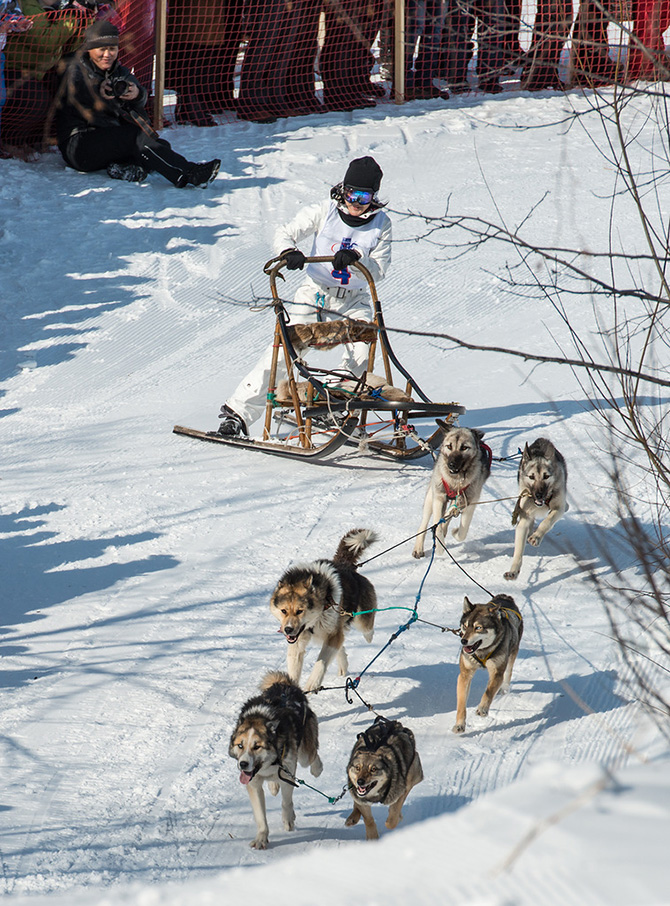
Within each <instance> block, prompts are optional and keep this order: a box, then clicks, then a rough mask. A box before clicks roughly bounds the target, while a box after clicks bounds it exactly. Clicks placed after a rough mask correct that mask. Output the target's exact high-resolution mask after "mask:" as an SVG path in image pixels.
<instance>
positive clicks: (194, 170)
mask: <svg viewBox="0 0 670 906" xmlns="http://www.w3.org/2000/svg"><path fill="white" fill-rule="evenodd" d="M220 166H221V161H220V160H219V159H218V158H215V159H214V160H208V161H206V162H204V163H201V164H189V169H188V170H187V171H186V180H187V182H188V184H189V186H197V187H198V188H199V189H204V188H206V187H207V186H208V185H209V184H210V182H213V180H214V179H215V178H216V174H217V173H218V172H219V167H220Z"/></svg>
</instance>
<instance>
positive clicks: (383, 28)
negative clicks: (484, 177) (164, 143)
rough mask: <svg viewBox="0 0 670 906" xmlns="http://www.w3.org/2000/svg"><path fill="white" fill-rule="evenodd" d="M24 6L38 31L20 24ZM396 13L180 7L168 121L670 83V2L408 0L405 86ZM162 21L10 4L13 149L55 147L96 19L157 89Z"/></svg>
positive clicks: (333, 5)
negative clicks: (66, 78)
mask: <svg viewBox="0 0 670 906" xmlns="http://www.w3.org/2000/svg"><path fill="white" fill-rule="evenodd" d="M47 3H53V4H54V5H57V4H58V3H60V4H61V6H62V8H50V9H45V6H46V4H47ZM80 3H81V4H83V3H86V4H88V5H87V6H83V5H80ZM603 3H604V4H605V5H604V6H603ZM536 4H537V5H536ZM17 5H18V6H20V8H21V12H22V14H23V16H24V17H26V18H27V19H29V20H31V22H32V27H31V28H30V30H29V31H25V32H19V31H18V30H16V29H14V28H13V26H12V21H11V16H12V14H13V15H14V21H16V7H17ZM394 16H395V0H169V2H168V7H167V27H166V36H165V48H164V72H165V83H164V89H165V95H164V97H165V107H164V112H165V117H166V121H167V122H168V123H169V122H170V121H176V122H177V123H189V124H193V125H196V126H211V125H215V124H216V123H217V122H222V121H224V120H225V119H226V118H228V119H231V118H233V117H238V118H240V119H245V120H252V121H255V122H270V121H272V120H274V119H276V118H277V117H283V116H301V115H306V114H312V113H318V112H322V111H351V110H356V109H361V108H366V107H372V106H375V105H376V104H379V103H384V102H391V101H394V100H412V99H415V98H421V99H426V98H436V99H439V98H446V97H447V96H448V93H450V94H452V95H453V94H455V93H459V92H464V91H471V90H477V91H483V92H495V93H497V92H500V91H501V90H505V89H511V88H519V87H521V88H522V89H526V90H531V91H533V90H541V89H545V88H563V87H565V86H566V82H567V84H569V85H574V84H577V85H586V86H589V87H591V86H597V85H600V84H607V83H609V82H611V81H613V80H617V81H623V80H625V79H633V78H648V79H655V78H659V77H660V78H667V77H668V75H670V73H669V72H668V69H667V58H666V56H665V46H664V41H663V33H664V32H665V31H666V30H667V29H668V26H669V25H670V0H602V2H601V0H574V4H573V0H405V43H404V78H403V73H402V71H401V70H402V67H401V68H400V71H398V72H395V71H394V69H395V67H394V61H395V49H394V48H395V43H396V33H395V32H396V29H395V21H394ZM157 17H158V13H157V11H156V0H119V2H117V3H115V4H114V5H110V4H102V5H100V4H97V3H95V2H94V0H80V2H76V0H70V2H68V0H0V45H2V44H3V43H5V42H6V46H5V48H4V52H3V55H4V81H5V86H6V96H7V97H6V101H5V103H4V106H3V107H2V109H1V112H0V143H1V144H2V146H3V148H5V149H8V150H9V151H10V153H16V152H17V150H18V151H19V152H20V151H21V149H24V150H25V149H26V148H28V149H30V148H32V149H39V148H41V147H44V143H45V142H47V143H48V142H49V141H50V140H51V135H50V125H49V111H50V108H51V107H52V104H53V100H54V97H55V94H56V91H57V87H58V84H59V79H60V75H61V72H62V68H63V61H64V60H67V57H68V55H69V54H72V53H73V52H75V51H76V49H77V47H79V46H80V45H81V42H82V38H83V32H84V30H85V29H86V27H88V25H90V24H91V23H92V22H93V21H95V19H96V18H106V19H111V20H112V21H113V22H114V23H115V24H116V25H118V27H119V29H120V33H121V42H120V57H119V59H120V60H121V61H122V62H123V63H124V64H125V65H126V66H128V67H129V68H131V69H132V70H133V71H134V72H135V75H136V76H137V77H138V78H139V80H140V82H142V84H144V85H145V86H147V87H148V88H150V89H151V90H153V89H154V88H155V87H156V86H155V73H156V72H160V71H161V67H160V66H159V67H157V66H156V33H157V30H156V24H157ZM612 22H615V23H616V22H625V23H626V29H627V28H628V27H632V30H633V37H632V38H631V40H630V48H628V47H627V45H628V36H627V30H626V29H624V30H621V31H620V32H619V33H617V32H616V29H613V28H612V27H611V23H612ZM615 34H616V38H615V37H614V35H615ZM609 40H612V41H615V42H616V43H615V44H609V43H608V41H609ZM622 47H623V49H624V53H623V54H622V52H621V51H622ZM627 50H629V52H628V53H625V51H627ZM626 57H627V58H628V60H627V67H626V65H624V63H625V59H626ZM401 58H402V57H401ZM159 87H160V86H159ZM1 99H2V94H1V93H0V100H1ZM222 117H223V119H222Z"/></svg>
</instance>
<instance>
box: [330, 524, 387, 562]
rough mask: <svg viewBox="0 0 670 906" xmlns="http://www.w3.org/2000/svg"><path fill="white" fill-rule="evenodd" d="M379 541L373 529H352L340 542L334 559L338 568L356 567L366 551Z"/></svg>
mask: <svg viewBox="0 0 670 906" xmlns="http://www.w3.org/2000/svg"><path fill="white" fill-rule="evenodd" d="M376 540H377V535H376V534H375V533H374V532H373V531H372V529H365V528H358V529H351V531H349V532H347V534H346V535H345V536H344V537H343V538H342V540H341V541H340V543H339V545H338V548H337V550H336V552H335V556H334V557H333V563H336V564H337V565H338V566H355V565H356V563H358V560H359V559H360V556H361V554H362V553H363V551H364V550H367V548H368V547H370V545H371V544H374V542H375V541H376Z"/></svg>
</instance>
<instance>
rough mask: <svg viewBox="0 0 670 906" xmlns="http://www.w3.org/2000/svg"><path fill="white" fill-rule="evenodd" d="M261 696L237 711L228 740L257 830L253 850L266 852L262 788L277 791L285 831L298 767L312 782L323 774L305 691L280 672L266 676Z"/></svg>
mask: <svg viewBox="0 0 670 906" xmlns="http://www.w3.org/2000/svg"><path fill="white" fill-rule="evenodd" d="M260 688H261V694H260V695H257V696H255V697H254V698H250V699H249V701H248V702H247V703H246V704H245V705H244V706H243V707H242V710H241V711H240V715H239V717H238V718H237V724H236V725H235V729H234V730H233V733H232V735H231V737H230V746H229V748H228V754H229V755H230V757H231V758H234V759H235V760H236V761H237V766H238V768H239V769H240V783H243V784H245V786H246V788H247V792H248V793H249V799H250V800H251V808H252V811H253V813H254V818H255V819H256V828H257V830H258V832H257V834H256V836H255V838H254V839H253V840H252V841H251V844H250V845H251V847H252V848H253V849H267V845H268V821H267V816H266V813H265V794H264V792H263V783H264V782H265V781H267V784H268V788H269V790H270V792H271V793H272V795H273V796H276V795H277V793H278V792H279V790H280V789H281V797H282V806H281V813H282V821H283V822H284V830H287V831H291V830H293V829H294V827H295V812H294V810H293V783H291V781H293V780H294V778H295V771H296V767H297V764H298V762H300V764H301V765H302V766H303V767H308V766H309V769H310V771H311V773H312V774H313V776H314V777H318V776H319V774H320V773H321V771H322V770H323V765H322V764H321V759H320V758H319V752H318V750H319V726H318V723H317V720H316V715H315V714H314V712H313V711H312V710H311V708H310V707H309V705H308V704H307V699H306V697H305V694H304V692H303V691H302V690H301V689H300V688H299V687H298V686H296V684H295V683H294V682H292V681H291V679H290V678H289V677H288V676H287V675H286V674H285V673H281V672H280V671H275V672H271V673H267V674H266V675H265V677H264V678H263V680H262V682H261V686H260Z"/></svg>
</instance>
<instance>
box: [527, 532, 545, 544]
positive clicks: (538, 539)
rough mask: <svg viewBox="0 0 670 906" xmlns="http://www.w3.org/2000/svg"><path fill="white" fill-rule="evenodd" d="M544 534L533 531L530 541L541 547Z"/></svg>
mask: <svg viewBox="0 0 670 906" xmlns="http://www.w3.org/2000/svg"><path fill="white" fill-rule="evenodd" d="M543 538H544V535H540V534H539V533H538V532H533V534H532V535H531V536H530V537H529V538H528V543H529V544H532V545H533V547H539V546H540V544H541V542H542V539H543Z"/></svg>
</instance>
